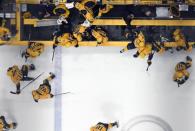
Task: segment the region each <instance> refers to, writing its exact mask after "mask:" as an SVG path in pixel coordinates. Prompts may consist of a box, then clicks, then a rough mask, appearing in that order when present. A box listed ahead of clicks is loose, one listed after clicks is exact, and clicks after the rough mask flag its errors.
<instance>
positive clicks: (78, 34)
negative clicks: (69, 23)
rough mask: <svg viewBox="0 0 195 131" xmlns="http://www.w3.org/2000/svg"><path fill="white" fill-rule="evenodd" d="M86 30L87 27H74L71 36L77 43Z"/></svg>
mask: <svg viewBox="0 0 195 131" xmlns="http://www.w3.org/2000/svg"><path fill="white" fill-rule="evenodd" d="M86 29H87V27H86V26H83V25H82V24H80V25H77V26H75V28H74V30H73V36H74V38H76V39H77V41H78V42H80V41H82V40H83V34H84V32H85V30H86Z"/></svg>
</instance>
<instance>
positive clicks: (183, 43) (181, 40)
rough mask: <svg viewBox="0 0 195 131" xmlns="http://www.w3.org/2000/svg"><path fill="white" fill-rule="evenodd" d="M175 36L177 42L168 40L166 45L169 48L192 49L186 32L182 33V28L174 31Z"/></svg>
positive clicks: (178, 49)
mask: <svg viewBox="0 0 195 131" xmlns="http://www.w3.org/2000/svg"><path fill="white" fill-rule="evenodd" d="M173 38H174V40H175V42H171V43H170V42H168V43H166V44H165V47H168V48H170V47H171V48H172V47H175V48H176V50H177V51H180V50H182V49H183V50H187V51H191V50H192V48H193V47H192V45H189V44H188V41H187V39H186V37H185V36H184V34H183V33H182V31H181V30H180V29H176V30H175V31H174V32H173Z"/></svg>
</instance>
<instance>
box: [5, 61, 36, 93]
mask: <svg viewBox="0 0 195 131" xmlns="http://www.w3.org/2000/svg"><path fill="white" fill-rule="evenodd" d="M30 70H35V65H34V64H31V65H23V66H22V68H21V70H20V69H19V67H18V66H17V65H14V66H12V67H9V68H8V70H7V75H8V76H9V77H10V78H11V80H12V82H13V83H14V84H16V93H17V94H20V81H31V80H33V79H34V78H32V77H28V72H29V71H30Z"/></svg>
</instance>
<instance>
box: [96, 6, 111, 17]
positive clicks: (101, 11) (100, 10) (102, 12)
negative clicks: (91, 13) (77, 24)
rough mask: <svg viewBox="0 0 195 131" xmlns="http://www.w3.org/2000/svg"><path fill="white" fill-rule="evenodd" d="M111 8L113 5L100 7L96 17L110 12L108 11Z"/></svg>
mask: <svg viewBox="0 0 195 131" xmlns="http://www.w3.org/2000/svg"><path fill="white" fill-rule="evenodd" d="M113 7H114V6H113V5H109V4H105V5H102V6H100V8H99V12H98V16H97V17H98V18H100V17H101V16H102V15H103V14H106V13H108V12H110V10H111V9H112V8H113Z"/></svg>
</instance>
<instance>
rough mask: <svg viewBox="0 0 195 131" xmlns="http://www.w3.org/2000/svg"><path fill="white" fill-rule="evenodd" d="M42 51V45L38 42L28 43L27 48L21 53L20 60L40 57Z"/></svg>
mask: <svg viewBox="0 0 195 131" xmlns="http://www.w3.org/2000/svg"><path fill="white" fill-rule="evenodd" d="M43 51H44V44H42V43H38V42H29V43H28V48H27V49H26V50H25V51H23V52H22V58H23V57H25V59H26V60H27V59H28V58H29V57H30V58H36V57H38V56H40V55H41V53H42V52H43Z"/></svg>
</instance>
